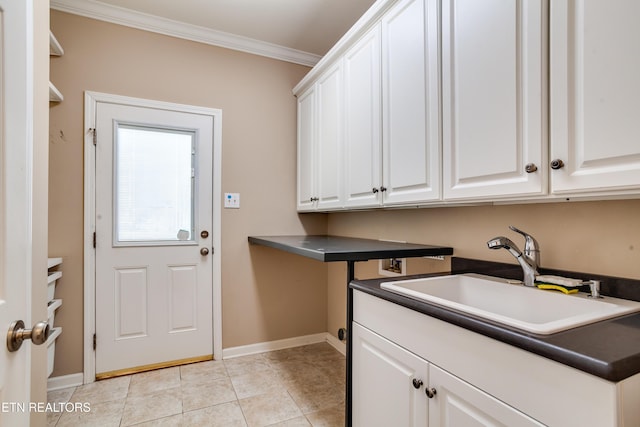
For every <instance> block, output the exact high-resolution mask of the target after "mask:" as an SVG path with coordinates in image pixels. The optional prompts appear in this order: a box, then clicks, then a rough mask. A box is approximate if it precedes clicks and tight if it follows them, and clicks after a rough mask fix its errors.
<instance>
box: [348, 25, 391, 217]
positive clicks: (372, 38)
mask: <svg viewBox="0 0 640 427" xmlns="http://www.w3.org/2000/svg"><path fill="white" fill-rule="evenodd" d="M380 85H381V83H380V25H376V26H374V27H373V28H372V29H371V30H370V31H369V32H368V33H367V34H366V35H365V36H364V37H363V38H362V39H360V40H359V41H358V42H357V43H356V44H355V45H354V46H353V47H352V48H351V49H349V50H348V51H347V53H346V54H345V55H344V88H345V107H344V125H345V140H344V143H345V151H344V153H345V180H346V185H345V205H346V206H347V207H370V206H377V205H379V204H380V200H381V199H380V197H379V189H380V187H381V186H382V164H381V158H380V155H381V152H382V145H381V144H382V136H381V130H382V127H381V122H380V120H381V107H382V106H381V100H380V90H381V87H380Z"/></svg>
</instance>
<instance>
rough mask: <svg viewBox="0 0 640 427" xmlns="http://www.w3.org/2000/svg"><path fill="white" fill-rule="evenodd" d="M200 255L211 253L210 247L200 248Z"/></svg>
mask: <svg viewBox="0 0 640 427" xmlns="http://www.w3.org/2000/svg"><path fill="white" fill-rule="evenodd" d="M200 255H203V256H206V255H209V249H208V248H202V249H200Z"/></svg>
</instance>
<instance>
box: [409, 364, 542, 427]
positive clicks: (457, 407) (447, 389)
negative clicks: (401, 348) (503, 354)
mask: <svg viewBox="0 0 640 427" xmlns="http://www.w3.org/2000/svg"><path fill="white" fill-rule="evenodd" d="M478 368H479V369H481V367H478ZM429 387H430V388H433V389H435V390H436V395H435V396H434V397H433V398H432V399H429V427H435V426H438V427H444V426H446V427H459V426H464V427H480V426H482V427H489V426H492V427H493V426H495V427H498V426H502V427H524V426H526V427H531V426H544V424H541V423H539V422H537V421H536V420H534V419H533V418H530V417H529V416H527V415H525V414H523V413H522V412H520V411H518V410H517V409H515V408H512V407H511V406H509V405H507V404H505V403H504V402H501V401H500V400H497V399H495V398H494V397H492V396H491V395H489V394H487V393H485V392H483V391H482V390H480V389H478V388H476V387H474V386H472V385H471V384H469V383H466V382H464V381H462V380H461V379H459V378H457V377H455V376H453V375H451V374H450V373H448V372H446V371H443V370H442V369H440V368H438V367H437V366H435V365H430V366H429ZM398 425H399V424H398Z"/></svg>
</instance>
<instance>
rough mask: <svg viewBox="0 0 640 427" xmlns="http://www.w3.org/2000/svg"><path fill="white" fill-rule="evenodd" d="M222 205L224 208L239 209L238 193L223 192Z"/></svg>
mask: <svg viewBox="0 0 640 427" xmlns="http://www.w3.org/2000/svg"><path fill="white" fill-rule="evenodd" d="M224 207H225V208H226V209H240V193H224Z"/></svg>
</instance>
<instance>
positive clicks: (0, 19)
mask: <svg viewBox="0 0 640 427" xmlns="http://www.w3.org/2000/svg"><path fill="white" fill-rule="evenodd" d="M47 4H48V3H47ZM42 6H44V5H42V4H38V2H34V1H33V0H21V1H15V0H0V228H1V230H0V333H1V334H2V335H1V336H2V339H1V340H0V345H1V346H2V348H0V401H1V402H2V404H3V408H2V411H0V425H2V426H5V425H6V426H12V427H13V426H28V425H29V422H30V413H29V403H30V401H31V400H32V399H31V383H32V378H31V376H32V373H31V370H30V367H31V354H32V353H31V351H32V350H31V346H32V344H31V342H29V341H25V342H23V344H22V346H21V347H20V348H19V349H18V350H16V351H15V352H9V350H8V349H7V344H6V334H7V331H8V329H9V325H10V324H11V323H12V322H14V321H17V320H22V321H24V323H25V326H26V328H31V327H32V326H33V323H35V321H37V320H40V319H35V320H34V319H33V318H32V316H31V298H32V292H31V289H32V286H33V284H34V283H35V284H36V285H37V281H34V279H36V278H35V277H32V272H33V264H34V263H36V262H38V261H40V260H39V259H36V258H35V257H36V256H37V255H36V254H37V253H38V252H39V251H40V247H37V245H44V246H45V247H46V245H47V240H46V237H47V236H46V235H44V236H42V235H40V234H39V231H40V227H39V225H38V224H36V223H35V221H37V220H40V218H41V217H42V215H43V214H42V213H37V214H36V215H35V216H36V218H37V219H34V212H33V206H34V200H33V197H34V194H35V193H36V191H37V190H39V188H38V187H39V186H40V185H42V182H41V181H40V180H38V178H37V177H34V175H35V173H34V170H33V166H34V163H35V161H36V158H37V153H36V150H38V146H37V145H38V143H37V142H36V141H35V140H34V133H37V132H36V128H37V126H38V125H39V124H42V118H41V117H39V116H38V110H39V107H40V100H38V99H35V100H34V92H35V93H37V92H38V89H39V88H38V87H37V86H38V85H39V84H40V83H41V82H37V81H36V78H37V76H36V75H37V72H36V71H35V70H34V58H35V55H36V52H37V45H38V43H39V42H40V41H41V40H40V39H39V38H37V36H38V32H39V31H42V30H41V29H36V28H34V19H35V18H34V17H35V15H36V13H37V12H38V13H39V9H38V8H40V7H42ZM46 7H48V6H46ZM44 31H47V30H46V29H45V30H44ZM34 37H35V38H36V39H34ZM7 59H8V60H7ZM35 62H39V61H37V60H35ZM43 101H44V100H43ZM44 102H46V101H44ZM45 119H46V117H45ZM45 143H46V142H45ZM44 185H45V186H46V182H45V183H44ZM45 191H46V190H45ZM45 215H46V214H45ZM45 221H46V219H45ZM45 233H46V231H45ZM42 267H43V268H46V267H45V265H43V266H42ZM38 278H39V277H38ZM43 278H44V276H43ZM41 286H44V283H43V284H42V285H41ZM36 375H37V374H36ZM43 380H44V378H43Z"/></svg>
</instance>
